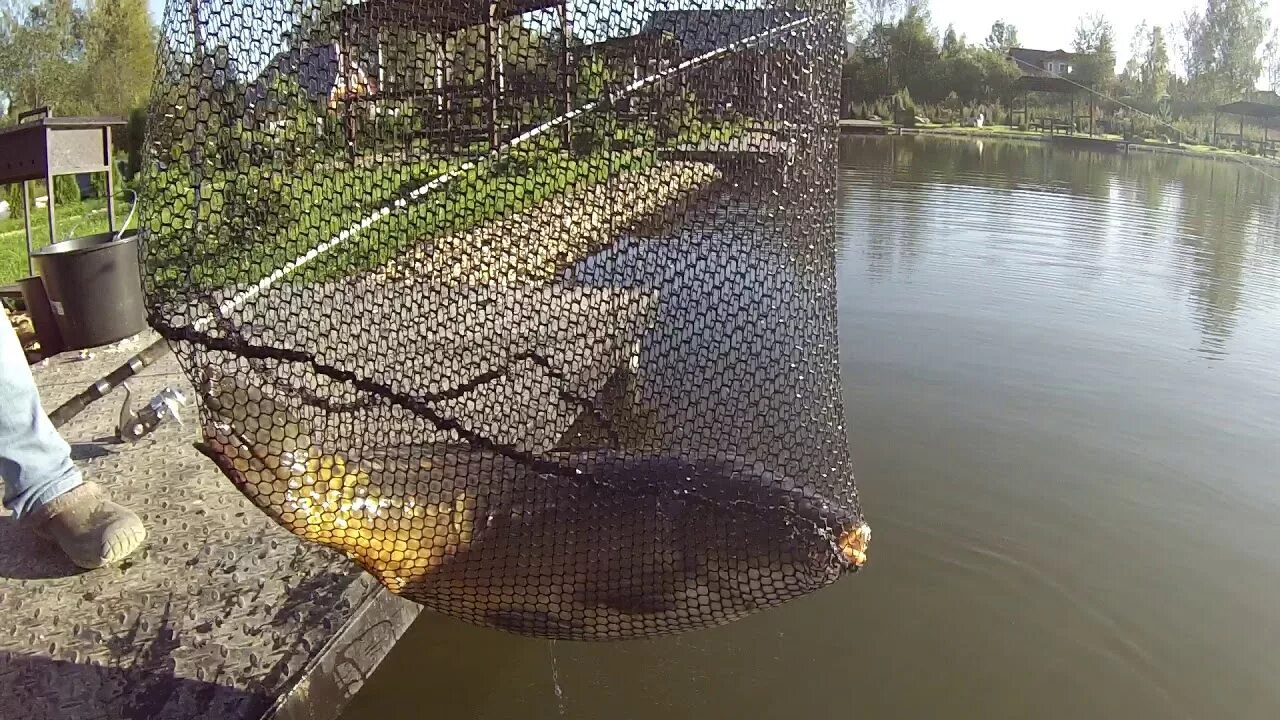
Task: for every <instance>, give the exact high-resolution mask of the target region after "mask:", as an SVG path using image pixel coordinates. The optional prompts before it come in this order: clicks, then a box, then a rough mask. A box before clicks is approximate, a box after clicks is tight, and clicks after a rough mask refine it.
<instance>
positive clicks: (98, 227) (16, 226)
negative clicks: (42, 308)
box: [0, 200, 128, 285]
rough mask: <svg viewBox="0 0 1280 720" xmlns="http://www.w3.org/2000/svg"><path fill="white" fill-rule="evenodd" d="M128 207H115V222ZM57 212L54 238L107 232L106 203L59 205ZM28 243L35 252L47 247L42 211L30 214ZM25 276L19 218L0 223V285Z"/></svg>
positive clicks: (46, 220) (24, 244) (46, 221)
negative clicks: (117, 215)
mask: <svg viewBox="0 0 1280 720" xmlns="http://www.w3.org/2000/svg"><path fill="white" fill-rule="evenodd" d="M122 208H123V210H124V213H127V212H128V205H127V203H126V202H125V201H124V200H121V201H120V202H117V203H116V212H117V213H118V214H119V217H118V218H117V219H118V220H119V221H120V222H123V221H124V215H123V214H120V213H121V209H122ZM54 209H55V210H56V211H57V217H56V222H57V230H58V238H59V239H65V238H67V237H70V236H71V235H91V234H93V233H100V232H106V231H107V229H108V228H107V202H106V200H86V201H84V202H78V203H59V204H58V205H56V206H55V208H54ZM31 241H32V244H33V245H35V247H36V249H39V248H42V247H44V246H45V245H48V244H49V215H48V213H46V212H45V211H44V209H43V208H42V209H39V210H33V211H32V213H31ZM26 276H27V236H26V233H25V232H24V230H23V228H22V218H15V217H11V218H8V219H5V220H0V285H8V284H9V283H12V282H13V281H15V280H17V279H18V278H22V277H26Z"/></svg>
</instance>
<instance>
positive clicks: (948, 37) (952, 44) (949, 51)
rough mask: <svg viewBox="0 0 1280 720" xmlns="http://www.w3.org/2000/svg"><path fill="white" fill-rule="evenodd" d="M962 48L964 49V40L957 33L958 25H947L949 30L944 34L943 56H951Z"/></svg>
mask: <svg viewBox="0 0 1280 720" xmlns="http://www.w3.org/2000/svg"><path fill="white" fill-rule="evenodd" d="M962 49H964V40H963V39H961V38H960V37H959V36H958V35H956V26H955V25H953V24H950V25H947V31H946V32H945V33H943V35H942V56H943V57H951V56H952V55H955V54H956V53H958V52H960V50H962Z"/></svg>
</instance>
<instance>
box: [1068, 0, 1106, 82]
mask: <svg viewBox="0 0 1280 720" xmlns="http://www.w3.org/2000/svg"><path fill="white" fill-rule="evenodd" d="M1115 45H1116V43H1115V29H1114V28H1112V26H1111V22H1110V21H1109V20H1107V19H1106V17H1104V16H1103V15H1101V14H1099V13H1092V14H1089V15H1084V16H1082V17H1081V18H1080V22H1079V23H1077V25H1076V32H1075V39H1074V40H1073V41H1072V44H1071V46H1072V49H1073V50H1074V51H1075V52H1076V53H1077V54H1079V55H1081V56H1082V57H1080V58H1077V60H1076V63H1075V65H1076V66H1075V76H1076V78H1077V79H1078V81H1079V82H1081V83H1083V84H1086V85H1091V86H1093V87H1095V88H1097V89H1098V90H1099V91H1100V92H1104V93H1105V92H1107V88H1108V87H1109V86H1110V85H1111V84H1112V83H1114V82H1115V77H1116V50H1115Z"/></svg>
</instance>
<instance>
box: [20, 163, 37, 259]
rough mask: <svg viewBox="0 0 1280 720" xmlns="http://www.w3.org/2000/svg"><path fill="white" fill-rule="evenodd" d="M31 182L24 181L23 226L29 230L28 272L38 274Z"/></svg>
mask: <svg viewBox="0 0 1280 720" xmlns="http://www.w3.org/2000/svg"><path fill="white" fill-rule="evenodd" d="M28 185H29V182H28V181H26V180H23V181H22V227H23V229H24V230H26V231H27V274H28V275H35V274H36V261H35V259H34V258H32V257H31V253H32V252H33V251H34V250H35V248H34V247H32V245H31V188H30V187H28Z"/></svg>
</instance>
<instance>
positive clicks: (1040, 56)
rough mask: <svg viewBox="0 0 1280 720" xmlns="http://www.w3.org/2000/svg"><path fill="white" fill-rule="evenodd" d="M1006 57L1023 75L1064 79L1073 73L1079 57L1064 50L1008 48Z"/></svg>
mask: <svg viewBox="0 0 1280 720" xmlns="http://www.w3.org/2000/svg"><path fill="white" fill-rule="evenodd" d="M1006 57H1008V58H1009V60H1010V61H1011V62H1012V63H1013V64H1014V65H1016V66H1017V67H1018V69H1019V70H1021V71H1022V74H1023V75H1032V76H1040V77H1055V76H1062V77H1066V76H1068V75H1070V74H1071V73H1073V72H1075V63H1076V59H1077V58H1078V57H1079V56H1078V55H1076V53H1070V52H1067V51H1066V50H1032V49H1030V48H1010V50H1009V53H1008V55H1006Z"/></svg>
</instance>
